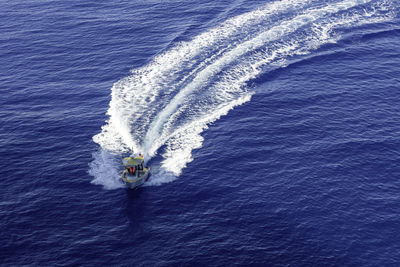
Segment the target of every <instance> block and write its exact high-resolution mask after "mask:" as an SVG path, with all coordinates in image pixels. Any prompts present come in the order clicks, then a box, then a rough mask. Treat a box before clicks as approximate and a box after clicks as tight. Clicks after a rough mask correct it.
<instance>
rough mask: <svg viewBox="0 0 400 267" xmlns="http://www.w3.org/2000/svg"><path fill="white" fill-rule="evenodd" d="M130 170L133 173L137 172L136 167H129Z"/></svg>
mask: <svg viewBox="0 0 400 267" xmlns="http://www.w3.org/2000/svg"><path fill="white" fill-rule="evenodd" d="M128 171H129V172H130V173H131V174H135V171H136V169H135V167H128Z"/></svg>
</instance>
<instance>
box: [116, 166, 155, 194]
mask: <svg viewBox="0 0 400 267" xmlns="http://www.w3.org/2000/svg"><path fill="white" fill-rule="evenodd" d="M149 171H150V170H149V169H148V168H146V169H144V170H140V171H137V172H138V174H137V175H132V174H130V173H129V172H128V171H127V170H124V171H123V172H122V176H121V178H122V181H123V182H124V183H125V185H126V186H127V187H128V188H130V189H135V188H137V187H139V186H141V185H143V184H144V183H145V182H146V181H147V179H148V178H149V174H150V172H149Z"/></svg>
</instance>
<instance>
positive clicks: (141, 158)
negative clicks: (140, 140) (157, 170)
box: [137, 153, 144, 170]
mask: <svg viewBox="0 0 400 267" xmlns="http://www.w3.org/2000/svg"><path fill="white" fill-rule="evenodd" d="M137 159H140V160H142V162H141V163H140V164H139V165H138V170H143V159H144V157H143V154H142V153H139V156H138V157H137Z"/></svg>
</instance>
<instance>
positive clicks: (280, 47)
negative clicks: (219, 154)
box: [91, 0, 393, 188]
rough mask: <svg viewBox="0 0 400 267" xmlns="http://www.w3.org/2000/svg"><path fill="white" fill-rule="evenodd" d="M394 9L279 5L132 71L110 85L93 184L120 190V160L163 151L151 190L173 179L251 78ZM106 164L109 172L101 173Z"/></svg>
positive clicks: (361, 3)
mask: <svg viewBox="0 0 400 267" xmlns="http://www.w3.org/2000/svg"><path fill="white" fill-rule="evenodd" d="M390 7H391V6H390V3H389V2H388V1H383V0H382V1H371V0H358V1H357V0H346V1H339V2H331V3H329V4H326V5H324V6H321V4H320V3H318V1H315V2H313V1H295V0H292V1H290V0H284V1H276V2H272V3H269V4H267V5H265V6H264V7H262V8H260V9H258V10H255V11H251V12H248V13H245V14H242V15H239V16H236V17H234V18H231V19H228V20H227V21H225V22H224V23H222V24H221V25H219V26H217V27H215V28H212V29H210V30H208V31H206V32H204V33H202V34H200V35H199V36H197V37H195V38H194V39H193V40H192V41H189V42H182V43H179V44H177V45H176V46H175V47H173V48H171V49H169V50H168V51H165V52H164V53H162V54H160V55H159V56H157V57H155V58H154V60H153V61H152V62H151V63H149V64H148V65H147V66H144V67H142V68H138V69H134V70H132V75H131V76H129V77H126V78H124V79H122V80H121V81H119V82H117V83H116V84H115V85H114V86H113V88H112V100H111V102H110V108H109V110H108V112H107V114H108V115H109V120H108V121H107V123H106V124H105V125H104V126H103V127H102V132H101V133H100V134H98V135H96V136H94V137H93V140H94V141H95V142H96V143H98V144H99V145H100V146H101V148H102V151H100V152H98V153H95V154H94V160H93V162H92V163H91V174H92V175H93V176H94V177H95V179H94V180H93V182H94V183H99V184H103V185H105V186H107V188H117V187H119V186H120V184H118V183H117V182H118V176H119V174H118V173H119V171H120V170H119V168H120V167H119V164H120V162H119V161H120V155H121V153H123V152H127V151H129V150H130V149H133V150H135V151H137V152H138V151H139V150H140V151H142V152H144V153H145V154H146V158H147V159H148V158H150V157H154V156H155V155H156V154H157V153H158V152H161V156H162V158H163V160H162V162H161V163H160V165H154V166H152V178H151V182H149V183H148V185H159V184H162V183H164V182H169V181H172V180H174V179H175V178H176V177H177V176H179V175H180V174H181V172H182V169H183V168H184V167H185V166H186V165H187V163H188V162H190V161H192V160H193V157H192V150H193V149H196V148H200V147H201V146H202V143H203V137H202V136H201V133H202V132H203V131H204V130H205V129H207V127H208V126H207V125H209V124H210V123H212V122H214V121H216V120H218V119H219V118H220V117H221V116H223V115H225V114H227V113H228V112H229V110H231V109H232V108H234V107H236V106H238V105H241V104H243V103H245V102H247V101H249V100H250V99H251V95H252V94H253V92H252V91H251V90H250V89H249V88H248V86H247V82H248V81H249V80H251V79H253V78H255V77H257V76H258V75H259V74H260V73H261V72H263V71H265V69H266V68H267V69H273V68H278V67H284V66H285V65H287V64H288V62H289V61H290V59H291V58H293V57H294V56H302V55H305V54H308V53H310V52H311V51H313V50H315V49H317V48H318V47H320V46H321V45H323V44H326V43H328V42H335V41H336V40H337V39H338V38H340V35H339V34H338V33H337V32H336V31H335V29H341V28H351V27H355V26H357V25H363V24H368V23H376V22H379V21H385V20H390V19H391V17H392V16H393V15H391V12H389V11H390V10H391V8H390ZM277 18H278V19H277ZM161 147H163V151H159V150H160V148H161ZM107 151H108V152H107ZM117 159H118V160H117ZM117 161H118V162H117ZM104 166H107V168H104V169H103V170H104V171H108V173H107V174H104V173H103V172H100V171H98V170H96V168H97V169H99V168H103V167H104ZM118 170H119V171H118Z"/></svg>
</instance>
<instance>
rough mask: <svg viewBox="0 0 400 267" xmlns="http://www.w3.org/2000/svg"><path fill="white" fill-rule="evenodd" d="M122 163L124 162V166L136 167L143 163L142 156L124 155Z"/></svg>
mask: <svg viewBox="0 0 400 267" xmlns="http://www.w3.org/2000/svg"><path fill="white" fill-rule="evenodd" d="M122 163H123V164H124V166H125V167H136V166H138V165H140V164H142V163H143V158H141V157H135V158H131V157H126V158H124V159H123V160H122Z"/></svg>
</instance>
